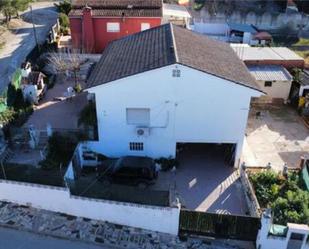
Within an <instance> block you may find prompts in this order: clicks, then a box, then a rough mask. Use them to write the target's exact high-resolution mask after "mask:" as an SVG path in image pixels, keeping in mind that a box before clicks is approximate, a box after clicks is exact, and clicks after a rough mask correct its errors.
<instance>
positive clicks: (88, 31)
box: [82, 5, 95, 53]
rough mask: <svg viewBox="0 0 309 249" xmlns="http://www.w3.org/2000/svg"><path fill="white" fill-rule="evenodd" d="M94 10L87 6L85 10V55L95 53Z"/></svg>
mask: <svg viewBox="0 0 309 249" xmlns="http://www.w3.org/2000/svg"><path fill="white" fill-rule="evenodd" d="M93 29H94V27H93V20H92V9H91V7H89V6H88V5H86V6H85V7H84V9H83V19H82V48H83V51H82V52H85V53H92V52H94V48H95V39H94V31H93Z"/></svg>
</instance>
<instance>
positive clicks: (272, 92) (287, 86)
mask: <svg viewBox="0 0 309 249" xmlns="http://www.w3.org/2000/svg"><path fill="white" fill-rule="evenodd" d="M257 83H258V85H259V86H260V88H261V89H262V91H263V92H265V93H267V95H265V96H263V97H262V98H281V99H284V100H285V101H286V100H287V99H288V98H289V94H290V90H291V85H292V82H291V81H276V82H273V83H272V86H271V87H265V81H257Z"/></svg>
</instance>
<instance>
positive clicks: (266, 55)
mask: <svg viewBox="0 0 309 249" xmlns="http://www.w3.org/2000/svg"><path fill="white" fill-rule="evenodd" d="M232 48H233V49H234V51H235V52H236V54H237V55H238V57H239V58H240V59H242V60H243V61H262V60H302V61H303V60H304V59H303V58H302V57H300V56H299V55H297V54H296V53H294V52H293V51H292V50H290V49H288V48H286V47H235V46H232Z"/></svg>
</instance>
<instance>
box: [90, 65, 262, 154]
mask: <svg viewBox="0 0 309 249" xmlns="http://www.w3.org/2000/svg"><path fill="white" fill-rule="evenodd" d="M173 68H175V65H172V66H168V67H165V68H160V69H156V70H152V71H149V72H146V73H143V74H138V75H134V76H131V77H127V78H124V79H120V80H117V81H114V82H111V83H107V84H103V85H100V86H97V87H94V88H92V89H90V90H89V91H90V92H93V93H95V95H96V103H97V117H98V124H99V125H98V129H99V142H98V143H92V145H93V147H92V149H94V150H95V151H97V152H100V153H103V154H106V155H107V156H123V155H128V154H134V155H147V156H151V157H161V156H166V157H168V156H175V149H176V143H177V142H200V143H236V144H237V145H238V146H237V151H238V155H237V157H238V156H239V154H240V151H241V148H242V142H243V138H244V133H245V128H246V124H247V117H248V111H249V104H250V99H251V96H260V93H259V92H257V91H255V90H252V89H250V88H248V87H244V86H241V85H238V84H236V83H232V82H229V81H227V80H224V79H221V78H218V77H215V76H212V75H209V74H206V73H203V72H200V71H197V70H194V69H191V68H188V67H185V66H180V65H178V68H179V69H180V70H181V77H180V78H174V77H172V69H173ZM126 108H150V109H151V111H150V112H151V122H150V123H151V124H150V127H151V129H150V135H149V136H147V137H138V136H137V135H136V133H135V126H134V125H127V123H126ZM138 141H141V142H144V147H145V151H144V152H130V151H129V146H128V144H129V142H138Z"/></svg>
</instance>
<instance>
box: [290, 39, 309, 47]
mask: <svg viewBox="0 0 309 249" xmlns="http://www.w3.org/2000/svg"><path fill="white" fill-rule="evenodd" d="M293 46H309V39H305V38H300V39H299V41H298V42H296V43H295V44H293Z"/></svg>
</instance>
